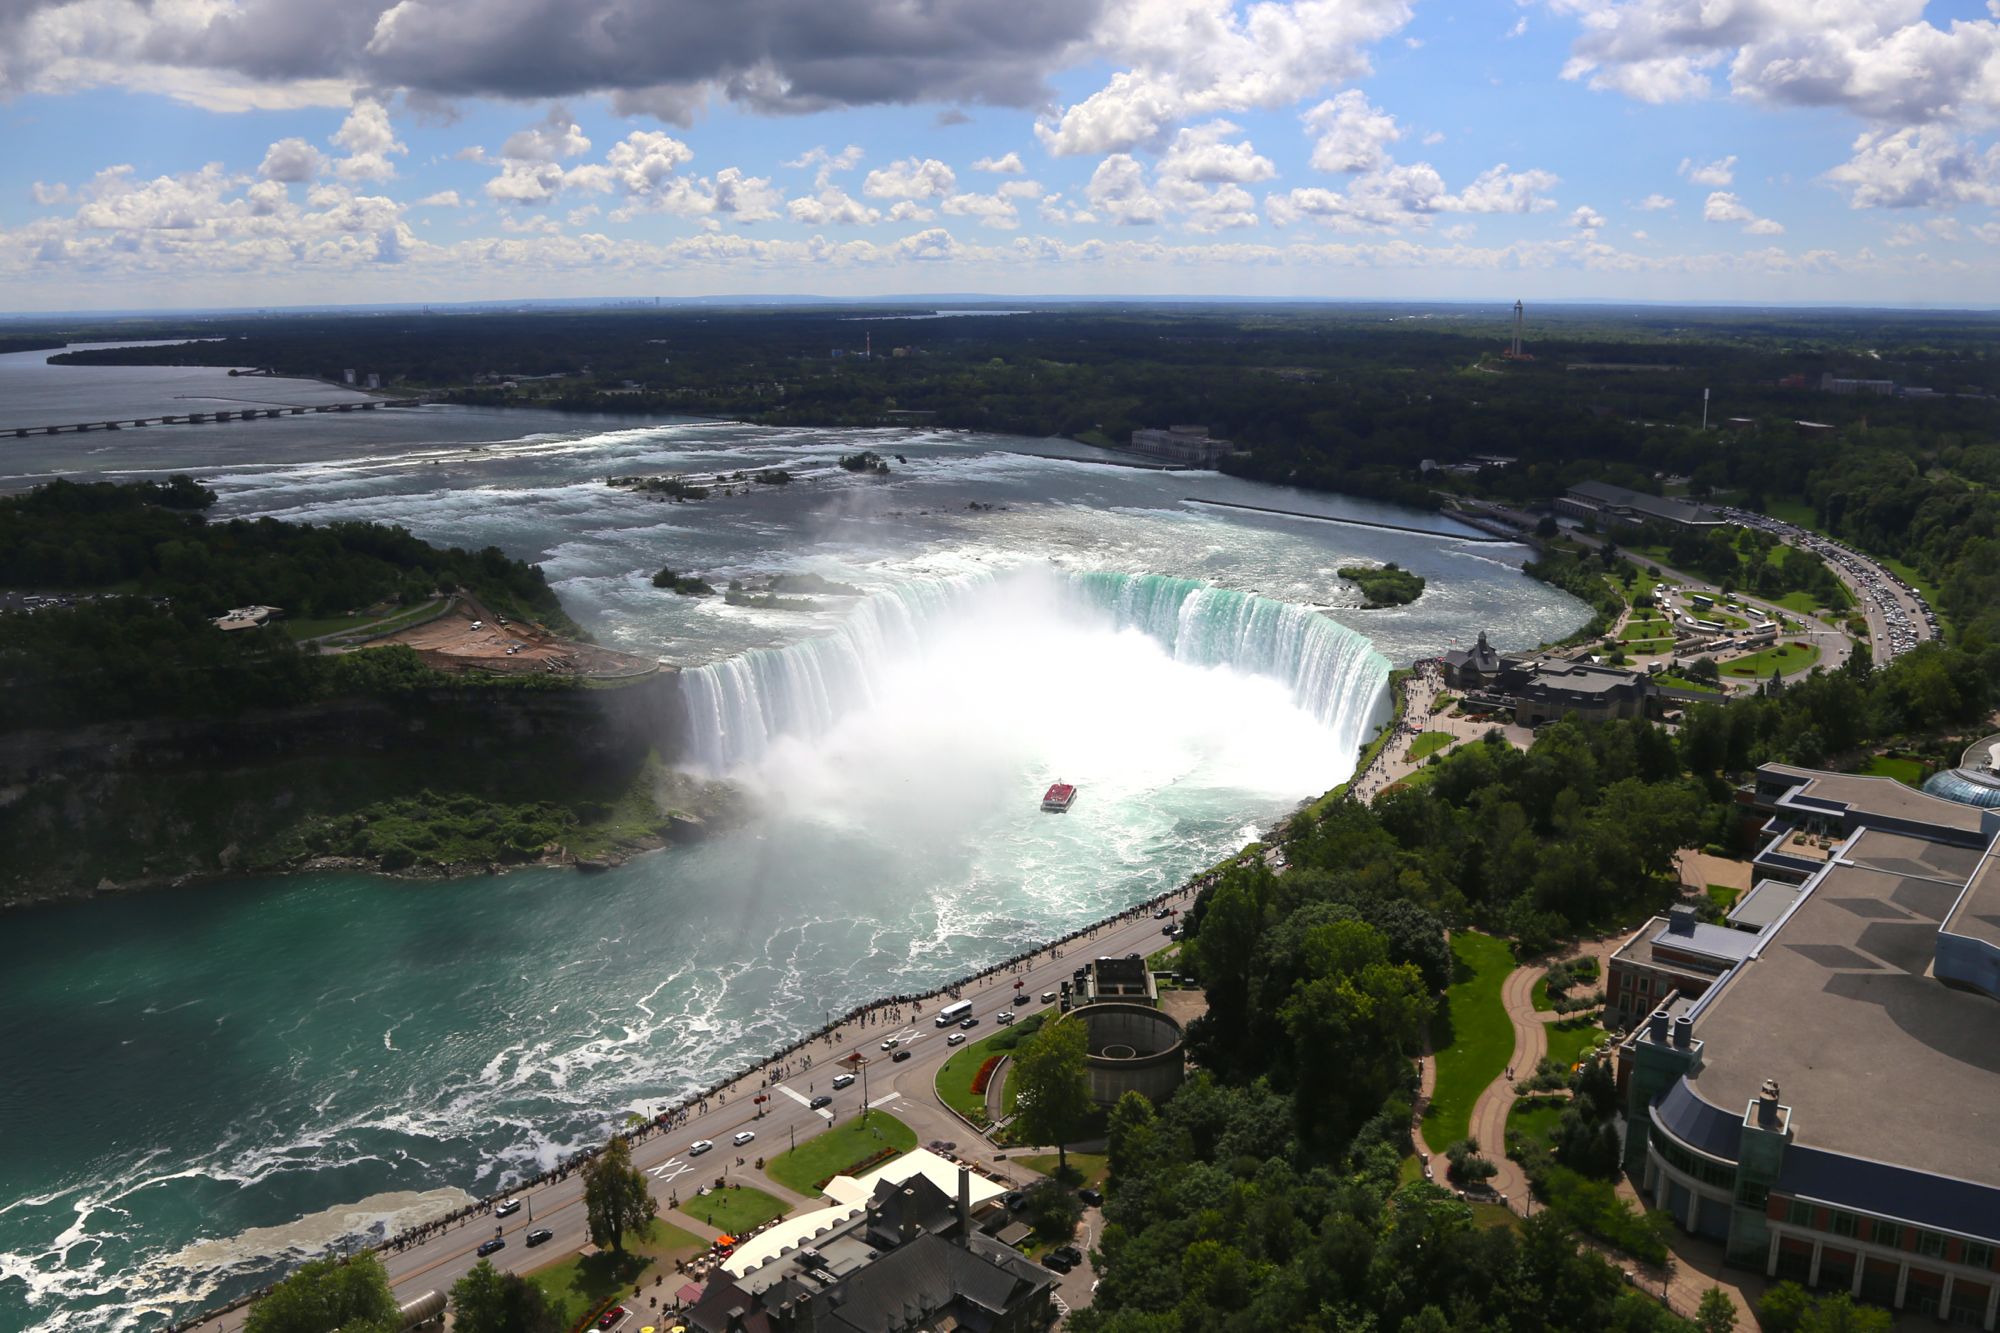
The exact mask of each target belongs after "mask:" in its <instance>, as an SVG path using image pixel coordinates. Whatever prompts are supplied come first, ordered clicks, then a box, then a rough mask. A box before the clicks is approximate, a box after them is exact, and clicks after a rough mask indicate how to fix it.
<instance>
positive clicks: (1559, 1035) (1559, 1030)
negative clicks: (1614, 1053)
mask: <svg viewBox="0 0 2000 1333" xmlns="http://www.w3.org/2000/svg"><path fill="white" fill-rule="evenodd" d="M1603 1036H1604V1029H1603V1028H1601V1027H1599V1026H1597V1024H1596V1023H1593V1022H1592V1021H1591V1020H1590V1019H1588V1018H1570V1019H1565V1020H1563V1021H1562V1022H1560V1023H1551V1024H1549V1058H1550V1059H1551V1060H1557V1061H1560V1062H1561V1063H1562V1066H1563V1067H1564V1068H1565V1069H1567V1068H1569V1067H1570V1066H1572V1065H1574V1064H1575V1063H1576V1062H1577V1061H1578V1060H1580V1059H1582V1058H1583V1053H1584V1051H1585V1050H1587V1049H1589V1048H1590V1047H1592V1046H1595V1045H1596V1044H1597V1042H1598V1039H1599V1038H1601V1037H1603Z"/></svg>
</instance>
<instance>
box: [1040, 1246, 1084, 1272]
mask: <svg viewBox="0 0 2000 1333" xmlns="http://www.w3.org/2000/svg"><path fill="white" fill-rule="evenodd" d="M1042 1267H1044V1268H1053V1269H1054V1270H1055V1271H1056V1272H1058V1273H1067V1272H1069V1270H1070V1269H1072V1268H1075V1267H1076V1261H1075V1260H1073V1259H1070V1258H1069V1257H1067V1256H1066V1255H1064V1254H1063V1252H1062V1251H1061V1250H1050V1251H1049V1252H1048V1253H1047V1254H1045V1255H1043V1256H1042Z"/></svg>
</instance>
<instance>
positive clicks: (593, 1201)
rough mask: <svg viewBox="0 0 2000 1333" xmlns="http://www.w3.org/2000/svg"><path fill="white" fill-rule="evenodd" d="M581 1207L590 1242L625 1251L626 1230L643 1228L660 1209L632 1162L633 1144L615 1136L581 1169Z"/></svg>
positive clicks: (641, 1229) (642, 1176) (643, 1177)
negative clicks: (584, 1214)
mask: <svg viewBox="0 0 2000 1333" xmlns="http://www.w3.org/2000/svg"><path fill="white" fill-rule="evenodd" d="M583 1207H584V1211H585V1213H586V1214H587V1215H588V1216H589V1219H590V1239H591V1243H592V1244H596V1245H609V1246H610V1247H611V1248H612V1249H614V1250H616V1251H618V1252H619V1253H620V1254H623V1253H624V1252H625V1233H626V1232H628V1231H643V1230H644V1229H645V1227H646V1224H647V1223H649V1222H651V1221H652V1220H653V1219H654V1218H655V1217H657V1216H658V1215H659V1212H660V1201H659V1200H658V1199H656V1198H654V1197H653V1192H652V1191H651V1190H650V1189H648V1188H646V1177H645V1175H644V1174H643V1173H641V1172H640V1171H639V1169H638V1168H637V1167H635V1166H633V1165H632V1145H631V1144H629V1143H627V1142H626V1141H625V1140H624V1139H622V1138H614V1139H612V1140H611V1142H610V1143H609V1144H607V1145H605V1148H604V1151H603V1152H601V1153H599V1154H598V1155H597V1156H596V1157H595V1158H593V1159H592V1160H591V1162H590V1165H588V1166H586V1167H584V1168H583Z"/></svg>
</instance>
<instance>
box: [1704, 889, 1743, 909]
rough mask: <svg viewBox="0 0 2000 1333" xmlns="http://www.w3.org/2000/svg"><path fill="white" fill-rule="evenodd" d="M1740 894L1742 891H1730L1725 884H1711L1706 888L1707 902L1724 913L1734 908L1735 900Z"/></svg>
mask: <svg viewBox="0 0 2000 1333" xmlns="http://www.w3.org/2000/svg"><path fill="white" fill-rule="evenodd" d="M1742 893H1743V890H1741V889H1732V888H1730V887H1729V886H1728V885H1727V884H1711V885H1709V886H1708V900H1709V901H1710V902H1712V903H1714V904H1715V905H1716V906H1717V907H1720V908H1721V909H1722V910H1723V911H1725V912H1727V911H1728V910H1729V909H1730V908H1732V907H1734V906H1736V900H1737V898H1739V897H1740V896H1742Z"/></svg>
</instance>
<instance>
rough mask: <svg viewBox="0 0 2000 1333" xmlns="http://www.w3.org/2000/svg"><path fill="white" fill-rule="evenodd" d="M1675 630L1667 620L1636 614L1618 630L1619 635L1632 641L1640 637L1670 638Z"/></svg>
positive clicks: (1628, 641)
mask: <svg viewBox="0 0 2000 1333" xmlns="http://www.w3.org/2000/svg"><path fill="white" fill-rule="evenodd" d="M1673 632H1674V627H1673V625H1671V624H1670V623H1668V622H1667V621H1665V620H1661V619H1658V618H1652V619H1647V618H1644V617H1640V616H1634V617H1633V618H1632V619H1631V620H1629V621H1627V622H1626V624H1625V628H1624V629H1622V630H1620V631H1618V637H1619V638H1621V639H1623V640H1624V641H1625V642H1627V643H1631V642H1634V641H1636V640H1640V639H1659V638H1670V637H1672V635H1673Z"/></svg>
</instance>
